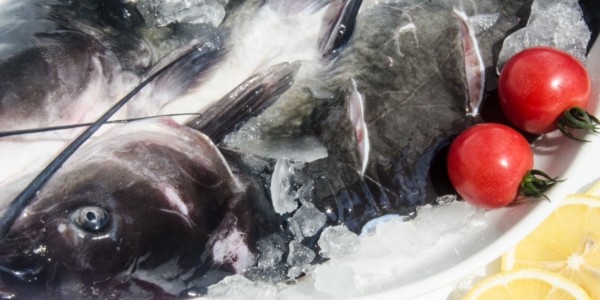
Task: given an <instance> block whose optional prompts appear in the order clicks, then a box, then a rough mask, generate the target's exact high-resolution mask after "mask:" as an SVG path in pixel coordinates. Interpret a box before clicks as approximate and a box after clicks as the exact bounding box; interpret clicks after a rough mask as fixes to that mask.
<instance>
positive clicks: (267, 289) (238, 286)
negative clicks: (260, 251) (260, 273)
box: [202, 274, 281, 300]
mask: <svg viewBox="0 0 600 300" xmlns="http://www.w3.org/2000/svg"><path fill="white" fill-rule="evenodd" d="M202 299H227V300H245V299H265V300H270V299H272V300H275V299H281V294H280V292H279V289H278V288H277V286H276V285H273V284H270V283H266V282H260V281H251V280H249V279H247V278H246V277H244V276H242V275H237V274H236V275H232V276H228V277H225V278H224V279H223V280H221V281H220V282H219V283H217V284H214V285H212V286H210V287H209V288H208V293H207V295H206V297H202Z"/></svg>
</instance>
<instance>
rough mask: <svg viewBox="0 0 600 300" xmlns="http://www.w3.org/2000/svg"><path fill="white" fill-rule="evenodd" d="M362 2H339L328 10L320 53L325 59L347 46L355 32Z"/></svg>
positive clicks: (322, 30) (333, 3) (346, 0)
mask: <svg viewBox="0 0 600 300" xmlns="http://www.w3.org/2000/svg"><path fill="white" fill-rule="evenodd" d="M361 4H362V0H338V1H335V2H332V3H331V4H330V5H329V7H328V8H327V10H328V11H327V14H326V16H325V18H326V19H325V24H326V25H325V26H324V27H323V28H322V29H321V36H320V38H319V51H320V52H321V55H322V56H323V57H329V56H331V55H334V54H335V53H336V52H337V51H338V50H339V49H340V48H342V47H343V46H345V45H346V44H347V43H348V41H349V40H350V38H351V37H352V33H353V32H354V26H355V25H356V16H357V15H358V11H359V9H360V6H361Z"/></svg>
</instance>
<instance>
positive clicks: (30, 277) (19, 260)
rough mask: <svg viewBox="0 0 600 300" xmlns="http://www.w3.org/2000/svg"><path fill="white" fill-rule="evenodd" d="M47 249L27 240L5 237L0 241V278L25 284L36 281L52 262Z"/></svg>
mask: <svg viewBox="0 0 600 300" xmlns="http://www.w3.org/2000/svg"><path fill="white" fill-rule="evenodd" d="M47 249H48V247H47V246H45V245H42V244H38V243H30V241H29V240H28V241H26V242H25V241H19V239H11V238H10V237H7V238H5V239H4V240H2V241H0V278H2V279H4V278H7V277H9V278H10V279H11V280H17V281H20V282H27V283H32V282H36V281H38V280H39V279H40V278H41V274H42V273H43V271H44V270H45V269H46V268H47V266H48V264H49V263H51V262H52V259H51V258H50V257H49V255H48V254H49V253H48V250H47ZM0 290H1V289H0ZM0 294H1V291H0Z"/></svg>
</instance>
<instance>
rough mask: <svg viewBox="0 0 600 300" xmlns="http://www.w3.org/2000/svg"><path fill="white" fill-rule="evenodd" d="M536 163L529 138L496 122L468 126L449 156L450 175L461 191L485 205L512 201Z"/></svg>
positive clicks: (467, 198)
mask: <svg viewBox="0 0 600 300" xmlns="http://www.w3.org/2000/svg"><path fill="white" fill-rule="evenodd" d="M532 166H533V153H532V151H531V148H530V147H529V144H528V143H527V140H525V138H524V137H523V136H522V135H521V134H519V133H518V132H517V131H516V130H514V129H512V128H510V127H508V126H506V125H502V124H496V123H483V124H477V125H474V126H472V127H470V128H467V129H466V130H465V131H463V132H462V133H461V134H459V135H458V137H456V139H455V140H454V141H453V142H452V144H451V145H450V150H449V152H448V159H447V168H448V176H449V177H450V182H451V183H452V185H453V186H454V188H455V189H456V191H457V192H458V194H459V195H460V196H461V197H462V198H463V199H465V200H466V201H468V202H470V203H471V204H474V205H476V206H479V207H483V208H497V207H502V206H505V205H507V204H509V203H511V202H512V201H513V200H514V199H515V198H516V197H517V195H518V193H519V184H520V183H521V180H522V179H523V177H524V176H525V175H526V174H527V172H528V171H529V170H530V169H531V168H532Z"/></svg>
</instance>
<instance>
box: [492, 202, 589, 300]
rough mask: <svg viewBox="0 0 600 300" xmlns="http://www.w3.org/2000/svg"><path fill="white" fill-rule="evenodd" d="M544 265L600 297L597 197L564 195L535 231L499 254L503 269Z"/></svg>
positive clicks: (543, 266)
mask: <svg viewBox="0 0 600 300" xmlns="http://www.w3.org/2000/svg"><path fill="white" fill-rule="evenodd" d="M525 267H536V268H543V269H546V270H548V271H551V272H554V273H557V274H560V275H562V276H563V277H565V278H568V279H569V280H571V281H573V282H575V283H577V284H579V285H580V286H581V287H583V288H584V289H585V290H586V291H587V293H588V294H589V295H590V296H591V297H592V298H593V299H600V197H597V196H589V195H581V194H577V195H570V196H567V197H566V198H565V199H564V200H563V201H562V202H560V203H559V205H558V207H557V208H556V209H555V210H554V211H553V212H552V213H551V214H550V215H549V216H548V218H547V219H546V220H544V221H543V222H542V223H541V224H540V225H539V226H538V227H537V228H536V229H535V230H534V231H532V232H531V233H530V234H529V235H527V236H526V237H525V238H524V239H523V240H522V241H520V242H519V243H518V244H517V245H516V246H515V247H514V248H513V249H511V250H509V251H508V252H507V253H505V254H504V255H503V256H502V271H503V272H506V271H510V270H514V269H519V268H525Z"/></svg>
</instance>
